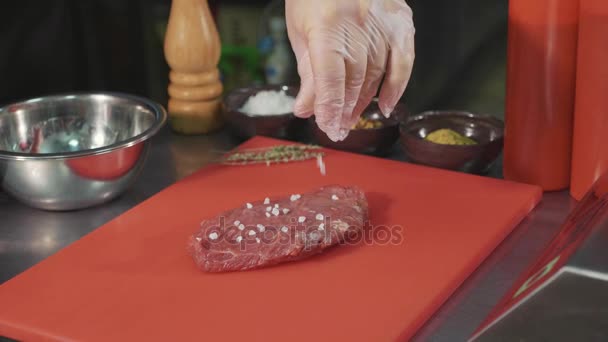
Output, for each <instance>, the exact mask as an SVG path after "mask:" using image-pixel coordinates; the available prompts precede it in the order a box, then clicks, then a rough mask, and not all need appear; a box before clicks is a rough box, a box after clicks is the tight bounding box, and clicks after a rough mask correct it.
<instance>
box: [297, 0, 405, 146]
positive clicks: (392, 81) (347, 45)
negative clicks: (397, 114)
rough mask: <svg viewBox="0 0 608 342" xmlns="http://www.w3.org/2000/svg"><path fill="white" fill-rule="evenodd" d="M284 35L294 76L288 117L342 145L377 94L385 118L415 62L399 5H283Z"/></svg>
mask: <svg viewBox="0 0 608 342" xmlns="http://www.w3.org/2000/svg"><path fill="white" fill-rule="evenodd" d="M285 9H286V18H287V32H288V34H289V40H290V41H291V45H292V47H293V50H294V52H295V55H296V58H297V62H298V73H299V74H300V78H301V85H300V93H299V94H298V97H297V99H296V104H295V108H294V111H295V114H296V115H297V116H299V117H302V118H307V117H310V116H311V115H313V114H314V115H315V119H316V122H317V124H318V125H319V128H321V129H322V130H323V131H324V132H325V133H327V135H328V137H329V138H330V139H332V140H334V141H338V140H343V139H344V138H346V136H347V135H348V132H349V131H350V128H351V127H352V125H354V124H355V123H356V122H357V120H358V119H359V116H360V115H361V113H362V112H363V110H365V108H366V107H367V106H368V105H369V104H370V102H371V101H372V99H373V97H374V96H375V95H376V93H377V91H378V87H379V86H380V82H381V80H382V77H383V76H384V74H385V71H386V77H385V79H384V82H383V85H382V89H381V91H380V95H379V106H380V110H381V111H382V113H383V114H384V115H385V116H387V117H388V116H389V115H390V113H391V112H392V111H393V108H394V107H395V105H396V104H397V101H399V99H400V98H401V96H402V95H403V92H404V91H405V87H406V85H407V83H408V81H409V78H410V75H411V72H412V66H413V63H414V31H415V30H414V24H413V21H412V10H411V9H410V7H409V6H408V5H407V4H406V3H405V1H404V0H286V7H285Z"/></svg>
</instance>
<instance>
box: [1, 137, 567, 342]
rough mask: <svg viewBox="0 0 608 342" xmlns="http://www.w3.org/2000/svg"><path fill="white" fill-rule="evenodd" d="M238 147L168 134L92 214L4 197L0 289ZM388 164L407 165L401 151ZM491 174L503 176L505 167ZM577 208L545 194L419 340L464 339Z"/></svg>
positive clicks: (225, 140) (222, 140)
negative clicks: (129, 181) (135, 174)
mask: <svg viewBox="0 0 608 342" xmlns="http://www.w3.org/2000/svg"><path fill="white" fill-rule="evenodd" d="M238 143H239V141H238V140H236V139H235V138H233V137H232V136H231V135H230V134H228V133H227V132H226V131H222V132H219V133H216V134H213V135H209V136H193V137H186V136H177V135H174V134H173V133H171V132H170V131H169V130H168V129H164V130H163V131H162V132H161V133H160V134H159V135H158V136H156V137H155V138H154V139H153V147H152V149H151V153H150V156H149V159H148V161H147V163H146V166H145V168H144V171H143V172H142V174H141V175H140V177H139V178H138V180H137V182H136V184H134V186H133V188H132V189H131V190H130V191H128V192H127V193H126V194H125V195H124V196H122V197H121V198H119V199H117V200H115V201H113V202H111V203H108V204H106V205H103V206H100V207H96V208H92V209H86V210H81V211H74V212H60V213H54V212H45V211H40V210H35V209H31V208H28V207H26V206H24V205H22V204H20V203H18V202H16V201H15V200H14V199H12V198H9V197H8V196H7V195H6V194H5V193H3V192H0V284H1V283H3V282H5V281H7V280H9V279H11V278H12V277H14V276H16V275H17V274H19V273H20V272H23V271H25V270H26V269H28V268H29V267H31V266H33V265H34V264H36V263H37V262H39V261H41V260H43V259H44V258H46V257H48V256H50V255H52V254H53V253H55V252H57V251H58V250H60V249H61V248H63V247H65V246H67V245H69V244H71V243H72V242H74V241H76V240H78V239H79V238H80V237H82V236H84V235H85V234H87V233H89V232H91V231H92V230H94V229H96V228H98V227H100V226H101V225H103V224H104V223H106V222H108V221H109V220H111V219H113V218H115V217H116V216H118V215H120V214H122V213H124V212H125V211H127V210H129V209H130V208H132V207H134V206H135V205H137V204H138V203H140V202H142V201H144V200H146V199H147V198H149V197H151V196H152V195H154V194H156V193H157V192H159V191H160V190H162V189H164V188H166V187H167V186H169V185H171V184H172V183H174V182H175V181H176V180H179V179H181V178H183V177H184V176H187V175H189V174H191V173H192V172H194V171H196V170H197V169H199V168H200V167H201V166H203V165H205V164H207V163H209V162H210V161H212V159H213V158H214V156H215V154H214V151H227V150H229V149H231V148H233V147H234V146H235V145H236V144H238ZM390 158H391V159H397V160H403V157H402V155H401V153H400V152H399V149H398V148H397V149H396V150H395V151H394V153H393V154H392V155H391V156H390ZM489 176H492V177H500V164H497V165H496V166H495V168H494V169H493V171H492V172H491V174H490V175H489ZM574 204H575V202H574V200H572V199H571V198H570V196H569V195H568V193H567V192H558V193H547V194H545V195H544V196H543V200H542V202H541V204H540V205H539V206H538V207H537V208H536V209H535V210H534V211H533V212H532V213H531V214H530V215H529V217H528V218H526V219H525V220H524V221H523V222H522V223H521V224H520V225H519V226H518V227H517V228H516V230H515V231H514V232H513V233H512V234H511V235H510V236H509V237H508V238H507V239H506V240H505V241H504V242H503V243H502V244H501V245H500V246H499V247H498V248H497V249H496V250H495V251H494V253H493V254H492V255H491V256H490V257H489V258H488V259H487V260H486V261H485V262H484V263H483V264H482V265H481V266H480V267H479V269H478V270H477V271H476V272H475V273H473V274H472V275H471V276H470V277H469V279H468V280H467V281H466V282H465V283H464V284H463V285H462V286H461V287H460V288H459V289H458V290H457V291H456V293H455V294H454V295H453V296H452V297H451V298H450V299H449V300H448V301H447V302H446V303H445V304H444V305H443V306H442V308H441V309H440V310H439V311H438V312H437V313H436V314H435V315H434V316H433V317H432V319H431V320H429V321H428V322H427V324H426V325H425V326H424V327H423V328H422V329H421V330H420V331H419V333H418V334H417V336H416V338H415V340H419V341H450V342H452V341H464V340H466V339H467V338H468V337H469V336H470V335H471V333H472V332H473V330H474V329H475V328H476V327H477V326H478V325H479V324H480V323H481V321H482V320H483V319H484V318H485V316H486V315H487V314H488V313H489V312H490V311H491V309H492V308H493V306H494V305H495V304H496V303H497V302H498V301H499V299H500V298H501V297H502V295H503V294H504V293H505V292H506V291H507V290H508V289H509V287H510V286H511V285H512V283H513V282H514V281H515V280H516V278H517V276H518V275H519V274H520V273H521V272H523V271H524V270H525V269H526V267H527V266H528V265H529V264H530V262H531V261H532V260H534V258H536V257H537V256H538V255H539V254H540V252H541V250H542V248H543V247H544V246H545V245H546V244H547V243H548V242H549V240H550V239H551V238H552V237H553V236H554V234H555V233H556V232H557V230H558V229H559V227H560V225H561V223H562V222H563V220H564V219H565V217H566V215H567V214H568V213H569V212H570V211H571V210H572V208H573V207H574Z"/></svg>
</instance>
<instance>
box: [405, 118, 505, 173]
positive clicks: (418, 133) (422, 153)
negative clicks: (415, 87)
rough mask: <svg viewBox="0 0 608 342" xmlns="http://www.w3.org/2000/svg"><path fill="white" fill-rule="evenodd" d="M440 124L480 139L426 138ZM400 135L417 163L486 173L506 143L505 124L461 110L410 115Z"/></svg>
mask: <svg viewBox="0 0 608 342" xmlns="http://www.w3.org/2000/svg"><path fill="white" fill-rule="evenodd" d="M441 128H449V129H451V130H453V131H456V132H458V133H460V134H462V135H464V136H467V137H469V138H471V139H473V140H475V141H476V142H477V144H476V145H442V144H437V143H434V142H430V141H427V140H424V138H425V137H426V136H427V135H428V134H430V133H431V132H434V131H435V130H438V129H441ZM400 133H401V135H400V137H401V144H402V146H403V150H404V152H405V154H406V155H407V157H408V158H409V159H410V160H411V161H413V162H415V163H418V164H423V165H428V166H433V167H438V168H442V169H448V170H455V171H462V172H470V173H485V172H487V171H488V169H489V168H490V166H491V165H492V163H493V162H494V161H495V160H496V158H497V157H498V155H499V154H500V152H501V151H502V146H503V134H504V124H503V122H502V121H501V120H499V119H497V118H495V117H493V116H490V115H480V114H472V113H468V112H459V111H430V112H424V113H421V114H418V115H413V116H410V117H408V118H407V119H406V120H404V122H403V123H402V124H401V127H400Z"/></svg>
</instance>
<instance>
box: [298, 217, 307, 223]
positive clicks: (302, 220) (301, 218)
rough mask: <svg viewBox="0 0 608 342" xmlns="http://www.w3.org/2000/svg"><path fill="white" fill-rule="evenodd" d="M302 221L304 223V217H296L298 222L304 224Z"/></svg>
mask: <svg viewBox="0 0 608 342" xmlns="http://www.w3.org/2000/svg"><path fill="white" fill-rule="evenodd" d="M304 221H306V217H304V216H300V217H298V222H300V223H304Z"/></svg>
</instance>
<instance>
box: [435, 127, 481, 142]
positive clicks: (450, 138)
mask: <svg viewBox="0 0 608 342" xmlns="http://www.w3.org/2000/svg"><path fill="white" fill-rule="evenodd" d="M425 139H426V140H428V141H431V142H434V143H436V144H442V145H476V144H477V142H476V141H475V140H473V139H471V138H468V137H465V136H464V135H462V134H460V133H458V132H455V131H453V130H451V129H449V128H442V129H438V130H436V131H433V132H431V133H429V135H427V136H426V138H425Z"/></svg>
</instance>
